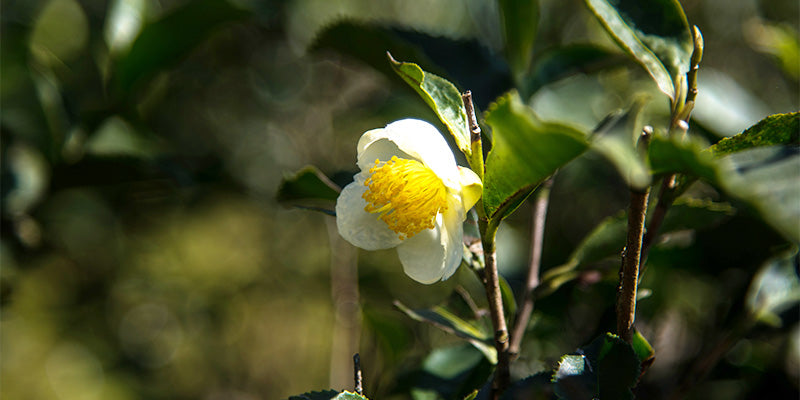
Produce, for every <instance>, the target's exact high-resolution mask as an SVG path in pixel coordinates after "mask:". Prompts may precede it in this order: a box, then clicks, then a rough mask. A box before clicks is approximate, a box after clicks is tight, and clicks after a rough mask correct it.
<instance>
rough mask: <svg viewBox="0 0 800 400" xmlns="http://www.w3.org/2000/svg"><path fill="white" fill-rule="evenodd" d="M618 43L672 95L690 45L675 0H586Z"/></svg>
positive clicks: (685, 23) (684, 68)
mask: <svg viewBox="0 0 800 400" xmlns="http://www.w3.org/2000/svg"><path fill="white" fill-rule="evenodd" d="M585 1H586V4H587V5H588V6H589V9H590V10H591V11H592V13H594V15H595V17H597V19H598V20H599V21H600V23H601V24H602V25H603V27H604V28H605V29H606V31H608V33H609V34H610V35H611V36H612V37H613V38H614V40H615V41H616V42H617V44H619V46H620V47H621V48H622V49H624V50H625V51H626V52H627V53H628V54H630V55H631V56H632V57H633V58H634V59H635V60H636V61H637V62H638V63H639V64H641V65H642V66H643V67H644V68H645V70H647V72H648V73H649V74H650V75H651V76H652V77H653V79H654V80H655V81H656V84H657V85H658V88H659V89H661V91H662V92H664V93H665V94H666V95H667V96H669V97H670V98H671V99H674V98H675V95H676V93H675V84H674V83H673V82H675V81H677V79H676V78H677V77H678V76H682V75H684V74H686V72H688V70H689V62H690V57H691V54H692V49H693V46H694V44H693V41H692V33H691V31H690V30H689V23H688V21H687V20H686V15H685V14H684V13H683V9H682V8H681V5H680V3H679V2H678V1H677V0H650V1H637V0H616V1H612V0H585Z"/></svg>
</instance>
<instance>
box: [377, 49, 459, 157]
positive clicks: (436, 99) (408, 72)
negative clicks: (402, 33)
mask: <svg viewBox="0 0 800 400" xmlns="http://www.w3.org/2000/svg"><path fill="white" fill-rule="evenodd" d="M389 60H390V62H391V64H392V68H394V70H395V72H397V74H398V75H400V77H401V78H403V80H405V81H406V83H408V84H409V85H411V87H412V88H413V89H414V90H416V92H417V93H418V94H419V95H420V96H421V97H422V99H423V100H424V101H425V103H426V104H427V105H428V106H429V107H430V108H431V109H432V110H433V111H434V112H435V113H436V115H437V116H438V117H439V119H440V120H441V121H442V123H444V124H445V126H447V130H448V131H449V132H450V134H451V135H452V136H453V139H455V142H456V146H458V149H459V150H461V152H463V153H464V155H465V156H467V158H469V156H470V154H472V146H471V141H470V132H469V126H468V123H467V112H466V110H465V109H464V102H463V100H461V92H459V91H458V89H457V88H456V86H455V85H453V84H452V83H450V81H448V80H447V79H444V78H442V77H440V76H437V75H434V74H432V73H430V72H425V71H423V70H422V68H420V67H419V65H417V64H414V63H408V62H398V61H396V60H394V59H393V58H392V57H391V55H390V56H389Z"/></svg>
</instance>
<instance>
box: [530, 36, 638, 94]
mask: <svg viewBox="0 0 800 400" xmlns="http://www.w3.org/2000/svg"><path fill="white" fill-rule="evenodd" d="M623 61H624V57H623V56H622V55H620V54H619V53H614V52H611V51H609V50H607V49H604V48H602V47H599V46H595V45H590V44H573V45H567V46H561V47H556V48H553V49H550V50H546V51H544V52H542V53H540V54H539V55H538V56H537V57H536V59H535V60H534V63H533V67H532V68H531V72H530V74H529V75H528V76H527V78H526V79H525V81H524V82H522V89H520V91H521V92H522V97H523V98H528V97H530V96H532V95H533V94H534V93H536V91H538V90H539V89H541V88H542V87H543V86H545V85H548V84H550V83H553V82H556V81H559V80H561V79H564V78H567V77H569V76H572V75H575V74H579V73H591V72H596V71H599V70H602V69H604V68H608V67H612V66H616V65H620V64H621V63H622V62H623Z"/></svg>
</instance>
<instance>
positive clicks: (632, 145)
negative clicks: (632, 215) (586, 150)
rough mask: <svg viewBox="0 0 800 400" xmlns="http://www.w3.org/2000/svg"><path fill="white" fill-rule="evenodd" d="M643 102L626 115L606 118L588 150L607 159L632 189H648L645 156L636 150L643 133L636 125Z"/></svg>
mask: <svg viewBox="0 0 800 400" xmlns="http://www.w3.org/2000/svg"><path fill="white" fill-rule="evenodd" d="M643 105H644V104H643V102H642V101H636V102H635V103H634V104H633V105H632V106H631V108H630V109H629V110H628V111H626V112H621V111H620V112H618V113H617V114H613V115H611V116H609V117H608V118H606V120H605V121H604V123H601V126H600V127H598V129H597V130H596V131H595V133H594V135H592V140H591V146H592V149H593V150H596V151H597V152H599V153H600V154H602V155H603V156H604V157H606V159H608V160H609V161H610V162H611V163H612V164H614V167H616V169H617V171H618V172H619V174H620V175H621V176H622V178H623V179H625V181H626V182H627V183H628V186H630V187H631V188H634V189H644V188H646V187H647V186H649V185H650V173H649V171H648V170H647V166H646V165H645V163H644V156H643V155H642V154H641V153H640V152H639V150H637V147H636V146H637V140H638V138H639V136H640V134H641V132H642V126H643V124H641V123H640V122H639V121H638V118H637V117H638V115H639V111H641V109H642V106H643Z"/></svg>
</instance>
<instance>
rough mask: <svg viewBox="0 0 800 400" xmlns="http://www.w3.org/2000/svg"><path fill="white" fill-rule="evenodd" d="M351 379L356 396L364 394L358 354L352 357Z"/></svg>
mask: <svg viewBox="0 0 800 400" xmlns="http://www.w3.org/2000/svg"><path fill="white" fill-rule="evenodd" d="M353 378H354V380H355V382H356V385H355V391H356V393H358V394H360V395H361V394H364V387H363V381H362V379H361V357H360V356H359V355H358V353H356V354H354V355H353Z"/></svg>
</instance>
